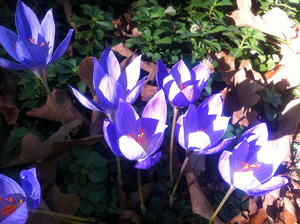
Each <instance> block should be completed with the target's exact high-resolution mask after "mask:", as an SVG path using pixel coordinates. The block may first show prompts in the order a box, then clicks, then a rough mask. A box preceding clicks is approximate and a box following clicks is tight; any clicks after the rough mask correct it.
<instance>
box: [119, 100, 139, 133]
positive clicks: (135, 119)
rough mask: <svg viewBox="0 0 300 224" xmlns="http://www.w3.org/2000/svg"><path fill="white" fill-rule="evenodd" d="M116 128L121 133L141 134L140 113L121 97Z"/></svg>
mask: <svg viewBox="0 0 300 224" xmlns="http://www.w3.org/2000/svg"><path fill="white" fill-rule="evenodd" d="M115 123H116V128H117V130H118V132H119V133H120V135H129V134H130V133H131V134H133V135H134V136H137V135H138V134H139V132H138V128H139V127H140V126H141V125H140V120H139V115H138V114H137V113H136V112H135V110H134V108H133V107H132V106H131V105H130V104H128V103H126V102H125V101H124V100H122V99H120V103H119V107H118V109H117V112H116V122H115Z"/></svg>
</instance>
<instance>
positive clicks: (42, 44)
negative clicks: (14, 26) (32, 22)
mask: <svg viewBox="0 0 300 224" xmlns="http://www.w3.org/2000/svg"><path fill="white" fill-rule="evenodd" d="M29 40H30V42H31V43H32V44H34V41H35V39H31V38H29ZM42 46H45V42H43V43H41V44H40V47H42Z"/></svg>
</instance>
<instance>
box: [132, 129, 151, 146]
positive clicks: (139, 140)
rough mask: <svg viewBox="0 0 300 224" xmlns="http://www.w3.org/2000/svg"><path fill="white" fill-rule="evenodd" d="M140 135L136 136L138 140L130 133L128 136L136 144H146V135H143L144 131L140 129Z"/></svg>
mask: <svg viewBox="0 0 300 224" xmlns="http://www.w3.org/2000/svg"><path fill="white" fill-rule="evenodd" d="M139 131H140V134H138V138H136V137H135V136H134V135H133V134H132V133H130V134H129V135H128V136H130V137H132V138H133V139H134V140H135V141H136V142H137V143H141V142H146V143H148V141H146V140H145V138H146V133H145V129H140V128H139Z"/></svg>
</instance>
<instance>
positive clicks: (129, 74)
mask: <svg viewBox="0 0 300 224" xmlns="http://www.w3.org/2000/svg"><path fill="white" fill-rule="evenodd" d="M141 57H142V56H141V55H140V56H138V57H136V58H135V59H134V60H133V61H132V62H131V63H130V64H129V65H128V66H127V67H126V68H125V70H124V71H123V72H122V74H121V75H120V77H119V79H118V82H119V83H120V84H121V86H122V87H123V89H124V90H125V91H126V90H131V89H132V88H133V87H135V86H136V83H137V81H138V80H139V77H140V70H141V69H140V67H141Z"/></svg>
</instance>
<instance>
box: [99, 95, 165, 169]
mask: <svg viewBox="0 0 300 224" xmlns="http://www.w3.org/2000/svg"><path fill="white" fill-rule="evenodd" d="M166 119H167V105H166V100H165V96H164V93H163V91H162V90H160V91H159V92H157V93H156V94H155V95H154V96H153V98H152V99H151V100H149V102H148V103H147V105H146V107H145V109H144V111H143V113H142V117H141V118H139V116H138V114H137V113H136V112H135V110H134V108H133V107H132V106H131V105H130V104H128V103H126V102H125V101H124V100H122V99H120V104H119V107H118V110H117V112H116V120H115V123H113V122H111V121H110V120H108V119H106V120H105V121H104V127H103V132H104V138H105V140H106V142H107V144H108V145H109V146H110V148H111V149H112V151H113V152H114V153H115V154H116V156H125V157H126V158H127V159H129V160H137V161H138V163H137V164H136V165H135V168H138V169H148V168H150V167H152V166H154V165H155V164H156V163H157V162H158V160H159V159H160V156H161V152H159V153H156V154H154V153H155V152H156V151H157V150H158V148H159V147H160V145H161V143H162V140H163V137H164V130H165V128H166Z"/></svg>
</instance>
